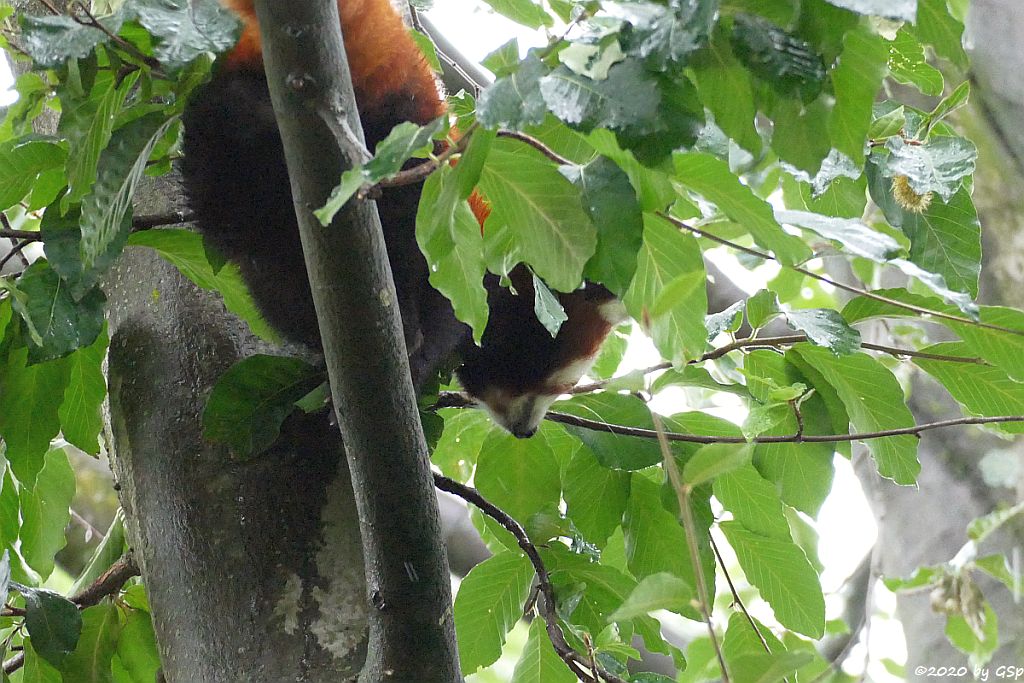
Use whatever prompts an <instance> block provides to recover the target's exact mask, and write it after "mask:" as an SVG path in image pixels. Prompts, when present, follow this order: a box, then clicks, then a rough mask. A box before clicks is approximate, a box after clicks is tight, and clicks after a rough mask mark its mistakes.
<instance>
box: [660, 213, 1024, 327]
mask: <svg viewBox="0 0 1024 683" xmlns="http://www.w3.org/2000/svg"><path fill="white" fill-rule="evenodd" d="M657 215H658V216H660V217H661V218H664V219H665V220H667V221H668V222H669V223H671V224H672V225H674V226H676V227H677V228H682V229H683V230H687V231H689V232H692V233H693V234H694V235H698V236H700V237H704V238H706V239H709V240H711V241H712V242H716V243H718V244H721V245H722V246H725V247H729V248H730V249H735V250H737V251H741V252H743V253H744V254H749V255H750V256H754V257H757V258H759V259H763V260H765V261H775V262H776V263H778V264H779V265H781V266H782V267H783V268H789V269H790V270H794V271H796V272H798V273H801V274H803V275H806V276H807V277H809V278H813V279H815V280H818V281H820V282H824V283H826V284H829V285H832V286H833V287H835V288H836V289H841V290H843V291H844V292H849V293H850V294H856V295H858V296H863V297H865V298H867V299H871V300H873V301H878V302H880V303H884V304H887V305H889V306H895V307H897V308H901V309H903V310H905V311H911V312H913V313H917V314H919V315H927V316H930V317H933V318H940V319H942V320H950V321H953V322H958V323H962V324H964V325H973V326H974V327H983V328H986V329H990V330H997V331H999V332H1006V333H1007V334H1013V335H1017V336H1024V330H1015V329H1013V328H1011V327H1003V326H1002V325H993V324H992V323H985V322H981V321H979V320H971V319H970V318H964V317H962V316H959V315H953V314H951V313H943V312H942V311H933V310H932V309H930V308H924V307H923V306H915V305H914V304H908V303H906V302H903V301H898V300H897V299H890V298H889V297H887V296H882V295H881V294H876V293H875V292H872V291H869V290H867V289H862V288H860V287H854V286H852V285H847V284H843V283H842V282H838V281H837V280H833V279H832V278H829V277H826V276H824V275H819V274H818V273H815V272H814V271H812V270H808V269H807V268H803V267H801V266H794V265H788V264H785V263H783V262H782V261H779V260H778V259H777V258H776V257H774V256H772V255H771V254H768V253H766V252H763V251H759V250H757V249H752V248H750V247H745V246H743V245H742V244H737V243H736V242H733V241H731V240H727V239H725V238H723V237H719V236H717V235H713V234H711V233H710V232H707V231H705V230H701V229H700V228H695V227H694V226H692V225H689V224H688V223H685V222H684V221H681V220H679V219H678V218H674V217H672V216H670V215H668V214H667V213H665V212H664V211H658V212H657Z"/></svg>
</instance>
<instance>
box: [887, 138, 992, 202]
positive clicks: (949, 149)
mask: <svg viewBox="0 0 1024 683" xmlns="http://www.w3.org/2000/svg"><path fill="white" fill-rule="evenodd" d="M885 147H886V149H887V150H889V159H888V162H887V163H886V167H885V174H886V176H897V175H902V176H906V177H907V182H908V183H909V184H910V187H911V188H913V190H914V192H916V193H917V194H920V195H923V194H927V193H929V192H936V193H938V194H939V196H941V197H942V200H943V201H945V202H948V201H949V200H950V199H951V198H952V197H953V195H954V194H956V193H957V191H958V190H960V189H961V188H962V187H963V182H964V178H967V177H969V176H971V174H973V173H974V162H975V160H976V159H977V158H978V150H977V149H976V148H975V147H974V143H972V142H971V141H970V140H967V139H966V138H961V137H953V136H938V135H936V136H932V137H930V138H928V140H926V141H924V142H915V143H913V144H911V143H908V142H906V141H905V140H904V139H903V138H902V137H899V136H893V137H890V138H889V140H888V142H886V143H885Z"/></svg>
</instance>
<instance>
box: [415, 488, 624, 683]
mask: <svg viewBox="0 0 1024 683" xmlns="http://www.w3.org/2000/svg"><path fill="white" fill-rule="evenodd" d="M433 474H434V486H436V487H437V488H439V489H440V490H442V491H446V492H447V493H451V494H452V495H455V496H458V497H459V498H462V499H463V500H465V501H466V502H467V503H472V504H473V505H474V506H476V507H477V509H479V510H480V512H482V513H484V514H485V515H487V516H488V517H490V518H491V519H493V520H494V521H496V522H497V523H498V524H500V525H501V526H502V527H503V528H504V529H505V530H506V531H508V532H509V533H510V534H512V535H513V536H514V537H515V539H516V543H518V544H519V547H520V549H522V551H523V552H524V553H525V554H526V557H527V558H528V559H529V560H530V564H532V565H533V570H534V572H535V573H536V574H537V584H538V585H539V587H540V593H541V595H542V596H543V597H544V599H543V600H541V601H538V605H537V610H538V611H539V612H540V615H541V618H543V619H544V626H545V628H546V630H547V634H548V638H549V639H550V640H551V645H552V646H554V648H555V652H557V653H558V656H559V657H561V658H562V661H564V662H565V664H566V666H568V667H569V669H570V670H571V671H572V672H573V673H574V674H576V676H577V677H579V678H581V679H582V680H584V681H595V682H596V680H597V679H596V678H594V675H596V676H598V677H599V678H603V679H604V680H605V681H607V682H608V683H626V681H624V680H623V679H621V678H619V677H618V676H616V675H614V674H612V673H610V672H608V671H605V670H604V669H602V668H601V667H600V666H597V665H595V664H593V663H592V662H591V660H590V659H589V658H588V657H584V656H583V655H581V654H580V653H578V652H576V650H575V649H573V647H572V646H571V645H569V643H568V642H567V641H566V640H565V634H564V633H562V628H561V627H560V626H559V625H558V614H557V612H556V611H555V605H556V604H557V603H556V602H555V589H554V588H553V587H552V585H551V576H550V574H548V570H547V567H545V566H544V561H543V560H542V559H541V557H540V553H539V552H538V551H537V546H535V545H534V544H533V542H532V541H530V538H529V536H527V535H526V530H525V529H523V527H522V526H521V525H520V524H519V522H517V521H516V520H515V519H514V518H513V517H512V516H511V515H509V514H508V513H507V512H505V511H504V510H502V509H501V508H499V507H498V506H497V505H495V504H494V503H492V502H491V501H489V500H487V499H486V498H484V497H483V496H482V495H480V492H479V491H477V490H476V489H475V488H473V487H472V486H467V485H465V484H461V483H459V482H457V481H455V480H454V479H450V478H448V477H446V476H444V475H442V474H438V473H436V472H434V473H433ZM580 666H585V667H588V668H591V669H592V671H593V674H594V675H590V674H587V673H586V672H585V671H582V670H580V668H579V667H580Z"/></svg>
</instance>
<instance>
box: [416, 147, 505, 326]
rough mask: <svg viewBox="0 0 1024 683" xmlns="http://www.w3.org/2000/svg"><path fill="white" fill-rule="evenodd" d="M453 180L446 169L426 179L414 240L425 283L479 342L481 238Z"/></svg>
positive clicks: (483, 315) (483, 297)
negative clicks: (423, 262) (424, 268)
mask: <svg viewBox="0 0 1024 683" xmlns="http://www.w3.org/2000/svg"><path fill="white" fill-rule="evenodd" d="M478 135H479V134H478ZM476 137H477V136H474V140H476ZM471 144H472V143H471ZM463 165H464V164H459V167H462V166H463ZM458 182H459V178H458V176H457V175H456V174H455V172H454V171H451V170H449V169H441V170H440V171H439V172H436V173H433V174H431V176H430V177H429V178H427V180H426V182H425V183H424V184H423V192H422V194H421V195H420V203H419V210H418V211H417V214H416V241H417V242H418V243H419V246H420V250H421V251H422V252H423V255H424V258H426V260H427V265H428V268H429V271H430V284H431V285H432V286H433V287H434V288H435V289H437V290H438V291H439V292H441V293H442V294H444V295H445V296H446V297H447V298H448V300H449V301H451V302H452V307H453V308H454V310H455V317H457V318H458V319H459V320H461V321H462V322H464V323H466V324H467V325H469V326H470V327H471V328H472V330H473V338H474V340H475V341H476V342H477V343H479V342H480V339H481V338H482V337H483V333H484V329H485V328H486V327H487V318H488V314H489V309H488V308H487V290H486V289H485V288H484V285H483V278H484V273H485V272H486V266H485V264H484V258H483V240H482V238H481V235H480V224H479V223H478V222H477V219H476V217H475V216H474V215H473V212H472V211H471V210H470V208H469V205H467V204H466V202H465V201H464V198H459V197H458Z"/></svg>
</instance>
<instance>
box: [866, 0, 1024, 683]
mask: <svg viewBox="0 0 1024 683" xmlns="http://www.w3.org/2000/svg"><path fill="white" fill-rule="evenodd" d="M968 23H969V29H970V30H969V37H968V45H969V46H970V47H971V48H972V49H971V53H972V54H971V57H972V64H973V72H972V74H971V75H972V79H973V81H974V88H973V92H972V96H971V99H972V103H973V106H972V108H971V110H969V111H968V113H966V114H964V115H961V116H960V118H959V120H958V123H959V124H960V125H962V126H963V127H965V128H966V129H967V131H966V132H967V134H968V135H969V137H970V138H971V139H972V140H973V141H974V142H975V143H976V144H977V145H978V148H979V162H978V171H977V174H976V176H975V184H974V188H975V192H974V201H975V203H976V204H977V207H978V212H979V216H980V218H981V223H982V225H983V227H984V230H983V238H984V252H985V259H984V265H983V268H982V276H983V281H982V283H981V289H982V294H981V297H980V299H981V301H982V303H984V304H992V305H999V304H1008V305H1015V306H1016V305H1019V304H1020V295H1021V292H1022V291H1024V230H1022V228H1024V178H1022V176H1021V170H1022V169H1024V164H1022V163H1021V159H1024V127H1022V126H1021V125H1020V122H1021V120H1022V117H1024V53H1022V52H1021V50H1020V45H1021V44H1022V42H1024V6H1022V5H1021V4H1020V2H1019V0H973V2H972V3H971V8H970V16H969V22H968ZM911 395H912V397H913V398H912V400H911V408H912V409H913V411H914V414H915V417H916V418H917V421H918V422H928V421H932V420H936V419H941V418H943V417H948V416H950V414H952V413H953V412H954V411H956V408H955V407H954V406H953V403H952V401H951V400H950V399H949V398H948V396H946V393H945V391H943V390H942V389H941V388H940V387H939V386H938V385H937V384H936V383H934V382H932V381H930V380H928V379H927V378H926V377H924V376H923V375H921V374H920V373H918V375H917V377H916V378H915V380H914V387H913V389H912V391H911ZM919 452H920V458H921V463H922V466H923V467H922V472H921V476H920V477H919V479H918V482H919V488H918V489H916V490H915V489H909V488H902V487H898V486H895V485H893V484H891V483H890V482H885V481H882V480H880V479H879V478H878V476H877V475H876V474H875V473H874V468H873V467H872V466H871V465H870V463H869V462H866V460H867V458H863V457H862V458H861V459H860V461H859V462H858V463H857V465H858V467H857V469H858V473H859V474H860V475H861V481H862V483H863V484H864V486H865V491H866V493H867V495H868V497H869V500H870V502H871V504H872V507H873V508H874V510H875V515H876V518H877V522H878V526H879V537H878V545H877V549H876V554H875V571H876V572H877V573H880V574H882V575H888V576H906V575H908V574H909V573H910V572H912V571H913V570H914V569H915V568H916V567H919V566H926V565H934V564H943V563H945V562H948V561H949V560H950V559H951V558H953V556H954V555H956V553H957V551H958V550H959V549H960V548H961V547H962V546H963V545H964V544H965V543H966V541H967V533H966V529H967V524H968V523H969V522H970V521H971V520H972V519H974V518H976V517H978V516H980V515H984V514H987V513H988V512H991V511H992V510H993V509H994V508H995V507H996V506H997V505H999V504H1000V503H1009V504H1012V503H1013V502H1015V501H1017V500H1020V499H1021V498H1022V497H1024V465H1022V463H1024V450H1022V445H1021V443H1020V442H1019V441H1017V442H1007V441H1005V440H1001V439H998V438H995V437H992V436H989V435H986V434H984V433H983V432H982V431H980V430H977V429H947V430H943V431H941V432H934V431H933V432H928V433H927V434H926V435H924V438H922V440H921V445H920V451H919ZM999 461H1002V462H1003V463H1004V464H1009V465H1010V466H1011V467H1012V463H1013V462H1014V461H1015V462H1016V473H1017V479H1016V481H1015V482H1013V481H1005V480H1003V481H1001V482H1000V481H996V480H995V479H993V478H992V476H986V471H992V470H993V469H995V467H994V466H995V465H996V464H997V463H998V462H999ZM1022 547H1024V524H1021V523H1019V522H1018V523H1017V524H1015V525H1013V524H1011V525H1008V527H1007V528H1006V529H1005V530H1004V531H1003V532H1001V533H999V534H997V535H996V536H994V537H993V538H991V539H989V540H987V541H986V542H985V543H984V544H983V545H982V547H981V549H980V552H979V556H983V555H986V554H990V553H994V552H1001V553H1005V554H1006V555H1007V557H1010V558H1011V559H1012V558H1014V557H1016V558H1017V561H1018V562H1020V558H1021V548H1022ZM979 578H981V577H979ZM980 585H981V588H982V590H983V592H984V593H985V595H986V597H987V598H989V599H990V600H991V601H992V603H993V607H994V608H995V610H996V613H997V614H998V617H999V635H1000V648H999V650H998V651H997V653H996V655H995V657H994V658H993V660H992V668H993V669H994V667H995V666H998V665H1000V664H1005V665H1016V666H1019V665H1020V662H1021V661H1022V660H1024V606H1022V605H1021V604H1020V602H1019V600H1020V596H1017V600H1018V601H1017V602H1015V600H1014V597H1013V596H1011V595H1009V593H1008V591H1007V589H1006V588H1005V587H1004V586H1002V585H1000V584H997V583H995V582H994V581H986V580H982V581H980ZM897 616H898V617H899V618H900V620H901V621H902V623H903V629H904V633H905V636H906V642H907V665H906V671H907V677H908V680H924V679H923V678H921V677H918V676H915V674H914V670H915V668H916V667H918V666H926V667H927V666H940V665H950V664H959V663H964V662H965V661H966V655H964V654H963V653H961V652H959V651H958V650H956V649H954V648H953V646H952V645H950V644H949V642H948V640H947V639H946V636H945V634H944V632H943V630H944V626H945V618H944V617H943V616H942V615H940V614H936V613H935V612H933V611H932V609H931V605H930V603H929V597H928V594H927V592H925V593H911V594H901V595H900V596H898V601H897ZM929 680H934V679H929Z"/></svg>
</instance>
